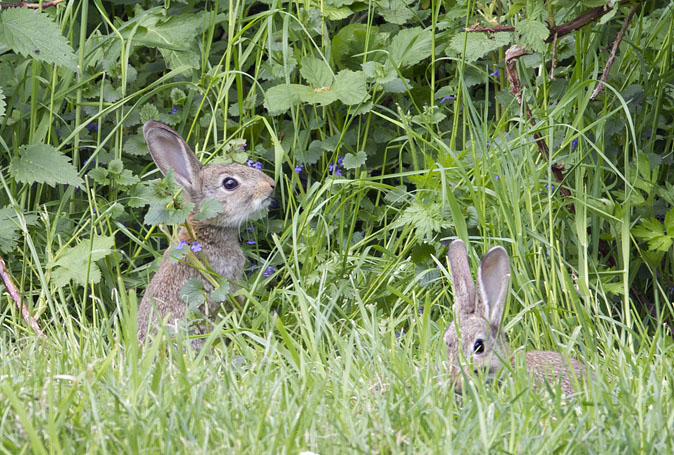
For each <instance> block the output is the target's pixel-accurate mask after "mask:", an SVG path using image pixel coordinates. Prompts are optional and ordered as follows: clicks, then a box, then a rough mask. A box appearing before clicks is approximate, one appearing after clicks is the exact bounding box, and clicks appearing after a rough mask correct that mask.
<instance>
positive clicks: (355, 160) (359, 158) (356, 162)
mask: <svg viewBox="0 0 674 455" xmlns="http://www.w3.org/2000/svg"><path fill="white" fill-rule="evenodd" d="M365 161H367V154H366V153H365V152H364V151H362V150H361V151H360V152H358V153H356V154H355V155H354V154H353V153H347V154H346V156H345V157H344V167H345V168H346V169H355V168H357V167H361V166H362V165H363V164H365Z"/></svg>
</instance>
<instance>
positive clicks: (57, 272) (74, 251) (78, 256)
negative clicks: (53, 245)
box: [51, 235, 115, 287]
mask: <svg viewBox="0 0 674 455" xmlns="http://www.w3.org/2000/svg"><path fill="white" fill-rule="evenodd" d="M114 243H115V242H114V238H113V237H108V236H99V235H95V236H94V239H93V243H92V242H91V240H83V241H81V242H80V243H79V244H77V245H76V246H74V247H72V248H68V249H67V250H65V251H64V252H63V253H62V254H61V255H60V256H59V258H58V259H57V260H56V262H55V263H53V264H52V265H51V266H52V267H54V271H53V273H52V280H53V282H54V284H55V285H56V286H58V287H63V286H67V285H68V283H70V281H74V282H75V283H76V284H79V285H81V286H84V285H86V284H87V272H88V275H89V282H90V283H98V282H99V281H100V280H101V271H100V270H99V268H98V266H97V265H96V263H95V262H96V261H98V260H100V259H103V258H104V257H106V256H107V255H109V254H110V253H112V251H113V246H114Z"/></svg>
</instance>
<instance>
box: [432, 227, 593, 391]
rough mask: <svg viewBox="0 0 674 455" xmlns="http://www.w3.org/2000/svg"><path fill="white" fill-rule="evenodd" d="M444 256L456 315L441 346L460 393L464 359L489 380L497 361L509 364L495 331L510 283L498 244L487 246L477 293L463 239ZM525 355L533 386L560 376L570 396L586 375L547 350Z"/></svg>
mask: <svg viewBox="0 0 674 455" xmlns="http://www.w3.org/2000/svg"><path fill="white" fill-rule="evenodd" d="M447 256H448V258H449V265H450V269H451V276H452V283H453V286H454V299H455V302H454V310H455V311H454V312H455V318H454V321H453V322H452V324H450V326H449V328H448V329H447V331H446V332H445V345H446V346H447V352H448V358H449V368H450V373H451V376H452V380H453V382H454V385H455V390H456V391H457V392H461V377H462V375H461V370H462V365H464V364H463V360H464V359H465V361H466V362H467V364H468V365H472V368H473V370H474V371H475V372H478V371H483V372H486V376H487V378H488V379H493V378H494V377H495V376H496V373H497V372H498V370H499V369H500V368H501V366H502V365H501V362H509V363H514V362H513V358H512V355H511V351H510V347H509V346H508V343H507V342H506V339H505V336H504V335H503V333H502V331H501V330H500V326H501V317H502V316H503V308H504V304H505V301H506V297H507V294H508V288H509V282H510V260H509V258H508V253H507V252H506V250H505V249H504V248H503V247H501V246H496V247H494V248H492V249H490V250H489V251H488V252H487V254H485V255H484V257H483V258H482V260H481V261H480V266H479V267H478V269H477V293H476V290H475V284H474V282H473V278H472V275H471V273H470V269H469V267H468V253H467V252H466V245H465V244H464V243H463V241H461V240H455V241H454V242H452V243H451V244H450V246H449V252H448V253H447ZM457 325H458V328H457ZM457 329H458V334H457ZM461 354H463V355H461ZM524 356H525V358H524V360H525V363H526V368H527V371H528V372H529V374H530V375H531V376H532V378H533V384H534V389H536V388H539V387H545V383H546V382H548V383H549V384H551V385H552V386H554V385H555V384H556V383H557V382H558V381H559V382H560V385H561V390H562V392H564V393H565V394H566V395H570V394H572V393H574V392H575V391H576V389H575V386H576V385H579V384H581V383H583V381H584V380H585V377H586V376H585V365H583V364H582V363H581V362H579V361H578V360H576V359H573V358H567V357H566V356H563V355H561V354H559V353H557V352H551V351H530V352H526V353H525V354H524ZM462 357H463V358H462Z"/></svg>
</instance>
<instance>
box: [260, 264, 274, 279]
mask: <svg viewBox="0 0 674 455" xmlns="http://www.w3.org/2000/svg"><path fill="white" fill-rule="evenodd" d="M275 271H276V269H275V268H274V266H272V265H270V266H269V267H267V270H265V271H264V273H263V274H262V276H263V277H265V278H269V277H270V276H272V275H273V274H274V272H275Z"/></svg>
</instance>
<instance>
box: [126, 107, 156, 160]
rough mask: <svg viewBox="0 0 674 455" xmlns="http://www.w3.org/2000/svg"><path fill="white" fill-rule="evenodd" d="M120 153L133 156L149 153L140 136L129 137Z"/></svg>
mask: <svg viewBox="0 0 674 455" xmlns="http://www.w3.org/2000/svg"><path fill="white" fill-rule="evenodd" d="M155 109H156V108H155ZM157 113H159V112H157ZM122 151H123V152H124V153H126V154H128V155H134V156H145V155H147V154H148V153H150V152H149V151H148V149H147V144H145V139H144V138H143V136H141V135H140V134H134V135H133V136H129V137H128V138H127V139H126V141H125V142H124V148H123V149H122Z"/></svg>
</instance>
